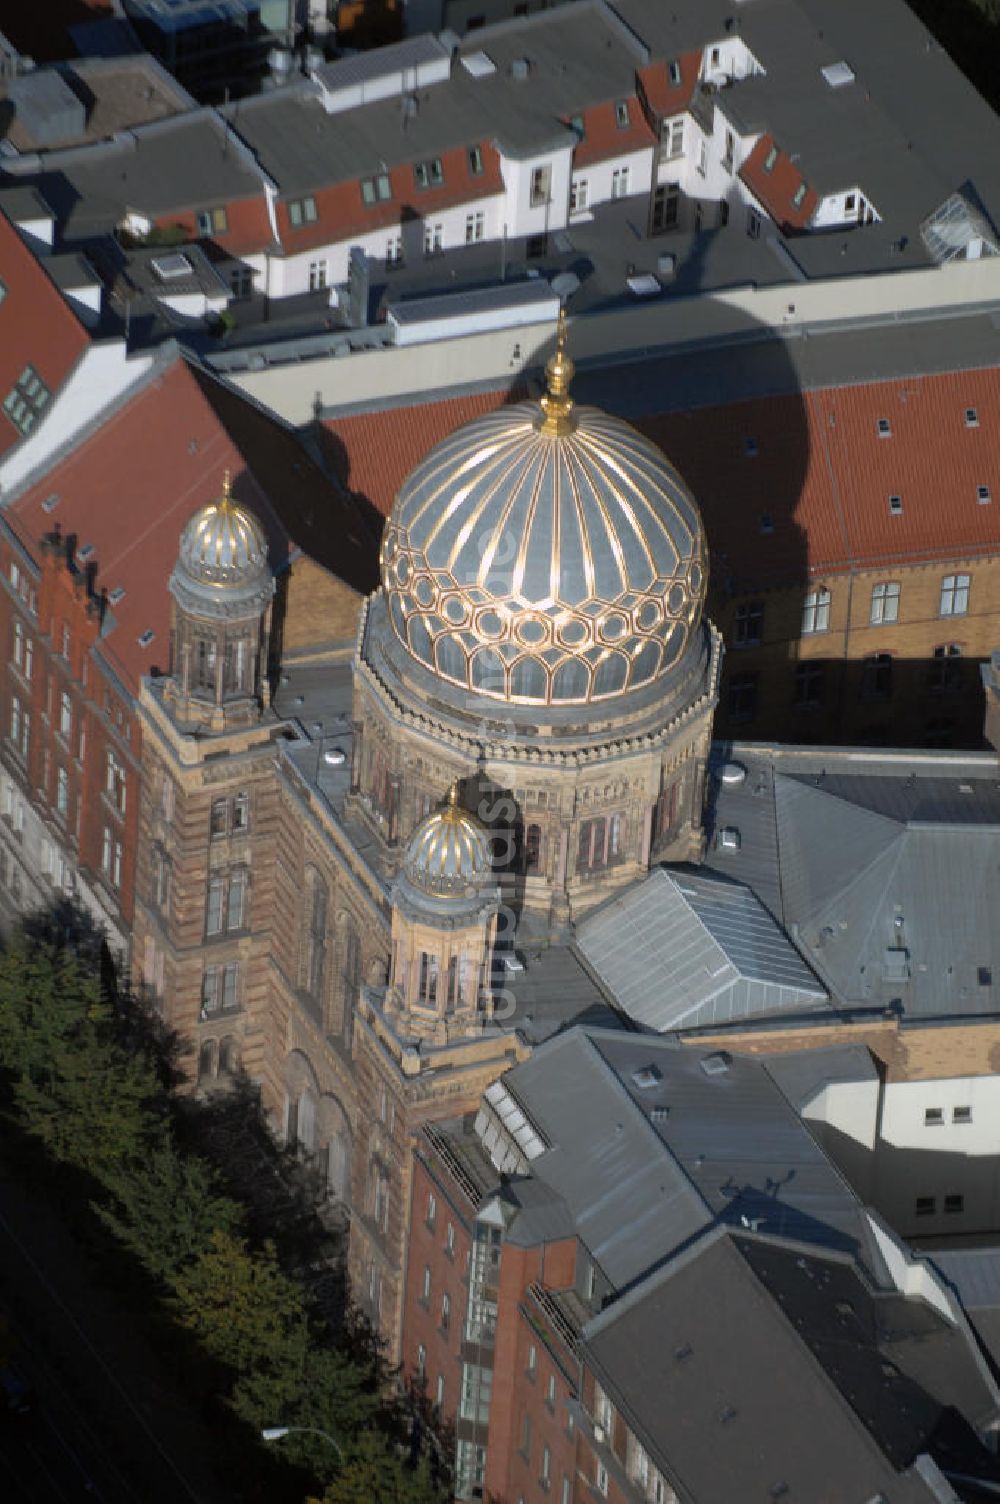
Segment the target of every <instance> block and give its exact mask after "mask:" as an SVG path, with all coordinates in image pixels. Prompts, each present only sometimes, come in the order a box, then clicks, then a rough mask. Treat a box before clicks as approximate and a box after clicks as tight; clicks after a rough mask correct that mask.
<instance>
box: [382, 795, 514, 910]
mask: <svg viewBox="0 0 1000 1504" xmlns="http://www.w3.org/2000/svg"><path fill="white" fill-rule="evenodd" d="M403 870H404V872H405V873H406V876H407V877H408V878H409V880H410V882H411V883H413V884H414V886H415V887H417V888H420V889H422V890H423V891H424V892H425V893H430V894H432V895H434V896H435V897H448V896H449V895H452V894H454V895H455V896H458V897H466V896H468V895H470V894H473V893H477V892H478V891H479V889H481V888H482V887H483V885H484V884H486V883H488V882H489V881H490V879H491V875H492V870H493V863H492V861H491V859H490V848H489V838H488V836H487V834H486V831H485V829H484V828H483V826H482V825H480V823H479V821H478V820H476V819H475V818H474V817H473V816H472V815H470V814H468V813H467V812H466V811H465V810H464V809H462V808H461V806H460V805H459V802H458V786H457V785H456V784H452V787H451V790H450V792H449V794H448V802H447V804H446V805H445V807H444V809H442V810H438V811H437V812H436V813H434V814H432V815H428V816H427V818H426V819H425V820H422V821H421V823H420V824H419V825H418V826H417V828H416V830H415V831H414V833H413V835H412V836H411V837H410V843H409V845H408V846H407V848H406V857H405V860H404V863H403Z"/></svg>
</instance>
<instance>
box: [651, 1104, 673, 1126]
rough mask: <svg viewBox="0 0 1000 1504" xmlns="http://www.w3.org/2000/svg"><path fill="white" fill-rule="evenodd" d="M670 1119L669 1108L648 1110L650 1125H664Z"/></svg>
mask: <svg viewBox="0 0 1000 1504" xmlns="http://www.w3.org/2000/svg"><path fill="white" fill-rule="evenodd" d="M669 1117H670V1108H669V1107H651V1108H650V1109H649V1121H650V1122H651V1123H665V1122H667V1121H668V1119H669Z"/></svg>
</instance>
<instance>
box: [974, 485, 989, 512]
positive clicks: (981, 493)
mask: <svg viewBox="0 0 1000 1504" xmlns="http://www.w3.org/2000/svg"><path fill="white" fill-rule="evenodd" d="M976 500H977V501H978V503H979V505H980V506H981V507H985V506H989V504H990V502H991V501H992V500H993V497H992V496H991V495H990V488H989V486H977V487H976Z"/></svg>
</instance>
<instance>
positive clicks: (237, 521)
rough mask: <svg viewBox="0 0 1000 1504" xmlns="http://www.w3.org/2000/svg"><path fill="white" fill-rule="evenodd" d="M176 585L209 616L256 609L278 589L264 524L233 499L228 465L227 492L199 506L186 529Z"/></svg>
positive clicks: (188, 604) (189, 605) (182, 597)
mask: <svg viewBox="0 0 1000 1504" xmlns="http://www.w3.org/2000/svg"><path fill="white" fill-rule="evenodd" d="M170 590H171V592H172V594H173V596H174V598H175V600H177V601H178V602H179V604H181V605H182V606H183V607H184V608H185V609H186V610H188V611H191V612H194V613H195V614H196V615H208V616H233V615H239V616H242V615H245V614H247V613H250V614H252V613H253V612H255V611H259V610H261V609H263V606H264V605H265V604H266V602H267V601H268V600H270V598H271V596H272V595H273V593H274V580H273V577H272V575H271V571H270V569H269V568H268V563H267V540H266V538H265V537H264V530H263V528H262V527H261V525H260V523H259V522H258V521H257V519H256V517H255V516H254V515H253V513H252V512H251V511H250V510H249V509H248V508H247V507H244V506H240V505H238V504H237V503H236V502H234V501H233V498H232V495H231V492H230V486H229V472H228V471H227V472H226V474H225V476H224V478H223V482H222V495H221V496H220V497H219V498H218V500H217V501H210V502H208V503H207V505H206V506H203V507H199V509H198V511H197V512H195V514H194V516H193V517H192V518H191V520H190V522H189V523H188V524H187V526H186V527H185V529H184V531H183V532H182V533H181V542H180V550H179V552H178V556H177V563H176V564H175V565H174V571H173V574H172V575H171V576H170Z"/></svg>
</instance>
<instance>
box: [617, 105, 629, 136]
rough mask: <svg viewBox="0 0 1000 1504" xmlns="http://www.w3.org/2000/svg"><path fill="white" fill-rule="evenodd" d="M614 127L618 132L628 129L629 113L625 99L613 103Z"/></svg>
mask: <svg viewBox="0 0 1000 1504" xmlns="http://www.w3.org/2000/svg"><path fill="white" fill-rule="evenodd" d="M615 125H617V127H618V129H619V130H620V131H624V130H627V129H628V125H629V113H628V100H627V99H619V100H617V101H616V103H615Z"/></svg>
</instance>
